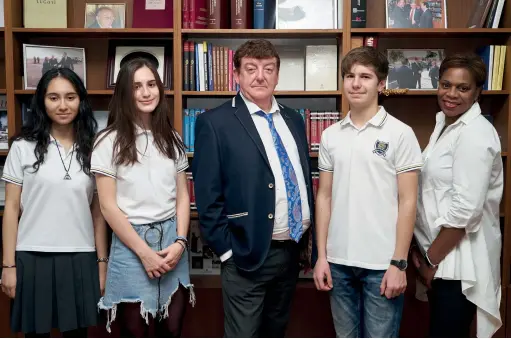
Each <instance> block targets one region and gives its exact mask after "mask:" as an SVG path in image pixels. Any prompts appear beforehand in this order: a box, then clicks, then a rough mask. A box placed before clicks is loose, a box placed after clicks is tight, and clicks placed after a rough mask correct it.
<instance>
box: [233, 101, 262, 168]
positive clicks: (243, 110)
mask: <svg viewBox="0 0 511 339" xmlns="http://www.w3.org/2000/svg"><path fill="white" fill-rule="evenodd" d="M233 106H234V107H236V111H235V112H234V115H235V116H236V117H237V118H238V120H239V121H240V122H241V125H242V126H243V127H244V128H245V131H247V133H248V135H249V136H250V138H251V139H252V141H254V143H255V144H256V146H257V149H258V150H259V153H261V156H262V157H263V159H264V162H265V163H266V165H268V167H269V168H271V167H270V162H269V161H268V155H267V154H266V151H265V150H264V145H263V141H262V140H261V137H260V136H259V132H258V131H257V128H256V126H255V124H254V120H252V117H251V116H250V112H249V111H248V109H247V105H245V102H244V101H243V99H242V98H241V96H240V95H239V94H238V95H236V97H234V98H233Z"/></svg>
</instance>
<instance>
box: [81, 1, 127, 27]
mask: <svg viewBox="0 0 511 339" xmlns="http://www.w3.org/2000/svg"><path fill="white" fill-rule="evenodd" d="M84 12H85V19H84V27H85V28H93V29H111V28H126V4H125V3H98V2H86V3H85V11H84Z"/></svg>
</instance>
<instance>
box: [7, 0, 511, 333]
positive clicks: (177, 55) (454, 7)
mask: <svg viewBox="0 0 511 339" xmlns="http://www.w3.org/2000/svg"><path fill="white" fill-rule="evenodd" d="M475 1H476V0H447V1H446V2H447V22H448V28H433V29H387V28H385V15H386V13H385V1H383V0H367V8H368V10H367V22H366V28H353V29H352V28H351V22H350V20H351V13H350V4H351V0H344V1H343V25H342V28H340V29H328V30H273V29H183V28H182V24H181V22H182V20H181V19H182V13H181V12H182V0H174V3H173V12H174V27H172V28H164V29H151V28H125V29H87V28H82V27H83V19H80V18H81V16H80V14H76V13H77V11H82V13H83V3H84V2H85V1H84V0H68V28H58V29H47V28H41V29H38V28H24V27H23V1H22V0H4V12H5V27H4V28H1V29H0V38H2V34H3V43H0V70H3V73H4V74H5V76H0V94H6V95H7V101H8V124H9V136H12V135H13V134H14V133H15V132H17V131H19V130H20V128H21V124H22V115H21V102H22V101H23V100H24V99H26V98H27V97H28V96H30V95H32V94H33V93H34V91H33V90H25V89H23V85H22V84H23V81H22V77H23V63H22V61H23V43H31V44H42V45H53V46H69V47H83V48H85V50H86V52H85V53H86V64H87V88H88V92H89V94H90V97H91V101H92V105H93V108H94V109H95V110H106V109H107V107H108V102H109V100H110V97H111V95H112V93H113V90H111V89H108V88H107V86H106V76H107V60H108V42H109V39H127V40H132V39H154V38H158V39H161V38H164V39H171V40H172V46H173V51H172V53H173V55H172V66H173V71H172V73H173V78H172V87H171V89H170V90H167V91H166V92H165V99H166V100H168V101H169V103H170V104H171V107H172V112H171V113H170V114H171V117H172V119H173V123H174V126H175V127H176V129H177V130H178V131H179V132H180V133H182V131H183V114H182V112H183V109H184V108H187V107H191V106H193V105H198V104H201V105H203V106H208V107H215V106H217V105H218V104H220V103H221V102H223V101H225V100H228V99H230V98H231V97H232V96H233V95H235V92H217V91H205V92H204V91H203V92H198V91H183V43H184V41H185V40H199V41H201V40H207V41H215V40H239V41H240V42H242V41H244V40H248V39H252V38H256V37H262V38H267V39H270V40H279V41H281V40H282V41H286V42H287V43H290V44H294V43H296V44H300V43H302V44H303V41H304V40H316V39H324V40H327V41H330V42H332V43H335V44H337V46H338V61H339V62H338V89H337V90H335V91H313V92H310V91H277V92H276V93H275V94H276V96H277V97H278V99H279V100H282V101H283V102H285V103H290V102H291V103H293V102H295V101H296V102H300V104H299V105H302V107H303V105H304V103H306V104H307V105H309V102H310V108H311V109H314V106H318V105H324V104H325V102H326V105H328V107H329V109H330V110H338V111H340V112H342V113H343V115H345V114H346V113H347V112H348V111H349V105H348V103H347V101H346V99H345V98H343V96H342V91H341V76H340V61H341V60H342V55H343V54H345V53H346V52H347V51H349V50H350V48H351V46H352V38H353V37H357V36H376V37H378V46H377V48H378V49H380V50H381V51H385V50H386V49H388V48H443V49H445V51H446V53H447V54H450V53H452V52H457V51H474V50H475V49H476V48H477V47H480V46H484V45H489V44H500V45H507V50H506V53H507V55H506V61H505V62H506V64H505V68H504V82H503V86H502V90H499V91H484V92H483V95H482V100H481V105H482V108H483V111H484V112H485V113H487V114H491V115H492V116H493V118H494V124H495V127H496V129H497V131H498V132H499V134H500V135H501V140H502V149H503V154H502V156H503V160H504V165H505V178H506V179H507V178H509V177H510V176H511V159H509V157H508V151H509V149H510V148H511V140H510V138H508V135H509V134H510V133H511V123H510V117H511V102H510V101H511V95H510V94H511V3H510V2H509V1H507V3H506V5H505V6H504V10H503V14H502V18H501V21H500V26H499V27H500V28H498V29H486V28H483V29H468V28H464V27H465V26H466V22H467V20H468V18H469V16H470V13H471V11H472V8H473V6H472V5H473V4H474V3H475ZM91 2H93V1H91ZM111 2H116V3H119V2H121V3H126V5H127V7H129V9H128V10H127V14H128V15H131V13H132V11H131V9H132V7H130V6H132V5H133V0H125V1H120V0H115V1H111ZM126 22H127V25H128V26H130V23H131V17H130V18H127V20H126ZM382 103H383V104H384V105H385V107H386V108H387V110H388V111H389V112H390V113H391V114H393V115H394V116H396V117H397V118H398V119H401V120H402V121H404V122H405V123H407V124H409V125H410V126H412V128H413V129H414V131H415V133H416V135H417V137H418V139H419V142H420V144H421V146H422V147H424V146H425V145H426V144H427V142H428V139H429V136H430V134H431V132H432V131H433V127H434V124H435V113H436V112H437V111H438V107H437V103H436V95H435V91H421V92H414V91H409V92H407V93H405V94H390V95H389V96H386V97H384V98H383V102H382ZM6 154H7V151H0V162H3V161H5V156H6ZM311 157H312V158H313V164H317V153H316V152H311ZM189 161H190V162H191V161H193V154H190V155H189ZM510 201H511V183H510V182H509V180H505V191H504V197H503V200H502V204H501V222H502V224H501V228H502V236H503V237H502V239H503V246H502V248H503V250H502V260H501V262H502V266H501V267H502V271H501V273H502V303H501V313H502V318H503V322H504V325H503V327H502V328H501V329H500V330H499V331H498V332H497V334H496V336H497V337H509V336H511V292H509V291H510V288H511V277H510V275H511V204H510V203H509V202H510ZM192 216H193V217H196V213H192ZM192 281H193V283H194V284H195V291H196V296H197V304H196V306H195V308H191V307H189V308H188V310H187V314H186V318H185V326H184V329H183V336H185V337H191V336H193V337H221V336H223V307H222V294H221V279H220V277H219V276H192ZM408 286H409V287H408V290H407V292H406V302H405V311H404V314H403V320H402V325H401V336H404V337H416V336H420V337H424V336H427V327H428V307H427V303H423V302H420V301H418V300H416V299H415V297H414V295H415V278H414V272H413V270H412V269H409V271H408ZM9 304H10V303H9V300H8V299H7V297H6V296H5V295H4V294H1V295H0V336H3V337H13V336H20V335H19V334H17V333H12V332H11V331H10V328H9ZM508 320H509V321H508ZM473 333H475V332H473ZM288 335H289V336H292V337H304V336H307V337H333V336H335V333H334V329H333V324H332V318H331V315H330V305H329V300H328V295H327V294H326V293H320V292H318V291H316V289H315V288H314V286H313V283H312V282H311V281H300V282H299V284H298V288H297V291H296V297H295V299H294V304H293V310H292V314H291V319H290V324H289V329H288ZM90 336H108V333H106V332H105V331H104V326H99V327H98V328H95V329H91V331H90Z"/></svg>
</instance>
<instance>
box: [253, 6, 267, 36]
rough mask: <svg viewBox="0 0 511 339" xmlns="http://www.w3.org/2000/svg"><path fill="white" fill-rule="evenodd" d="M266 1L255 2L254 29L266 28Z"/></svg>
mask: <svg viewBox="0 0 511 339" xmlns="http://www.w3.org/2000/svg"><path fill="white" fill-rule="evenodd" d="M264 5H265V0H254V29H263V28H264Z"/></svg>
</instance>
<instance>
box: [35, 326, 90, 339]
mask: <svg viewBox="0 0 511 339" xmlns="http://www.w3.org/2000/svg"><path fill="white" fill-rule="evenodd" d="M62 337H64V338H87V329H86V328H79V329H76V330H72V331H65V332H62ZM25 338H50V333H35V332H32V333H25Z"/></svg>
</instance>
